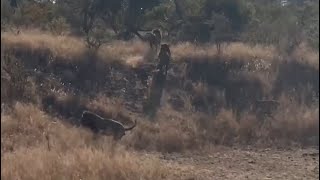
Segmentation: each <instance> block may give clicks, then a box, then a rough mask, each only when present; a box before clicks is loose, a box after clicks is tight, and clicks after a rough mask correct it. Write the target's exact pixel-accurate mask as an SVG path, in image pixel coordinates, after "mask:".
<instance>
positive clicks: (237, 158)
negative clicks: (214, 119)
mask: <svg viewBox="0 0 320 180" xmlns="http://www.w3.org/2000/svg"><path fill="white" fill-rule="evenodd" d="M201 154H202V155H201ZM143 156H144V157H145V158H148V156H157V157H158V158H159V159H160V160H161V161H162V162H163V163H164V164H166V165H167V166H168V167H169V168H170V169H171V170H172V171H173V174H174V177H172V179H184V180H209V179H239V180H242V179H256V180H264V179H290V180H291V179H299V180H301V179H319V150H318V149H313V148H310V149H295V150H274V149H263V150H261V149H260V150H254V149H246V150H244V149H240V148H225V147H222V148H216V149H215V150H210V152H209V153H206V154H205V155H203V153H199V154H194V153H193V154H191V153H184V154H167V155H160V154H145V155H143Z"/></svg>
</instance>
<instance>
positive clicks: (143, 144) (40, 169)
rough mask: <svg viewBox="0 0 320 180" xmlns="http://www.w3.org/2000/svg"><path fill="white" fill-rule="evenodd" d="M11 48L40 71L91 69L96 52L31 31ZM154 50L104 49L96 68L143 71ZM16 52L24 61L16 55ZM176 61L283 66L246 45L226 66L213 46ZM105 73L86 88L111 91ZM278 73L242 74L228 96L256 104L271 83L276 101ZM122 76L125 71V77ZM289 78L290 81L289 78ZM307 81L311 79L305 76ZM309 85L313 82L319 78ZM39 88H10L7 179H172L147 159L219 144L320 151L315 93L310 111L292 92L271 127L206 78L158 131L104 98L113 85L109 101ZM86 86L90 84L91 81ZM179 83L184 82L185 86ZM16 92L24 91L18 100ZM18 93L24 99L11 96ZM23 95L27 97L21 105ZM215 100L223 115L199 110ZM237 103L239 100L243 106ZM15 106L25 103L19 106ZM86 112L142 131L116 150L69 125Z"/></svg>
mask: <svg viewBox="0 0 320 180" xmlns="http://www.w3.org/2000/svg"><path fill="white" fill-rule="evenodd" d="M1 40H2V44H4V45H5V50H4V52H6V53H8V54H10V53H11V56H12V57H14V56H16V54H19V53H17V52H20V53H22V55H24V54H23V53H25V54H28V58H26V57H27V56H22V57H24V59H22V60H24V61H29V60H30V61H32V57H34V56H35V57H36V56H37V55H38V53H42V52H44V51H49V53H51V56H53V57H52V61H55V60H58V59H59V60H64V61H62V63H64V62H69V61H71V62H72V61H73V62H75V61H78V62H81V61H82V60H83V59H84V57H83V56H87V54H86V51H87V49H86V48H85V45H84V43H83V41H82V40H80V39H78V38H74V37H68V36H59V37H56V36H52V35H50V34H45V33H43V32H37V33H36V32H27V31H25V32H22V33H21V34H20V35H18V36H17V35H13V34H10V33H4V34H3V35H2V39H1ZM147 49H148V48H147V46H146V45H145V44H143V43H141V42H137V41H131V42H120V41H117V42H112V43H110V44H107V45H105V46H103V47H101V49H100V50H99V52H98V53H97V54H95V55H97V56H92V58H97V59H98V60H102V62H103V63H105V62H109V61H110V60H116V61H119V62H125V64H126V65H131V66H135V65H137V64H139V63H141V61H142V60H143V58H144V57H145V54H146V53H147ZM12 50H15V51H13V52H12ZM172 54H173V57H174V59H175V60H176V61H177V62H179V61H184V60H193V61H196V62H200V65H202V64H201V61H202V60H204V61H206V60H212V61H214V60H222V61H223V62H228V61H232V60H234V59H235V60H244V61H246V62H250V61H256V60H259V59H263V61H267V62H269V61H278V60H279V59H281V58H279V57H278V55H277V52H276V50H274V49H273V48H271V47H260V46H256V47H250V46H247V45H245V44H241V43H233V44H230V45H229V46H227V47H226V49H225V50H224V52H223V54H221V55H220V56H219V57H218V56H217V54H216V49H215V47H214V46H212V45H206V46H195V45H192V44H189V43H183V44H177V45H174V46H172ZM317 54H318V53H317V52H312V51H311V50H309V49H308V48H306V47H305V46H302V48H301V49H299V50H297V51H296V52H295V54H294V56H295V57H297V62H298V63H300V64H301V63H302V64H303V65H305V64H307V65H308V66H310V67H314V65H315V64H317V63H318V61H319V58H318V57H317ZM20 55H21V54H20ZM45 57H46V56H45ZM3 58H4V57H2V59H3ZM20 58H21V57H20ZM20 58H19V57H17V59H14V60H15V61H19V60H21V59H20ZM29 58H30V59H29ZM4 59H5V58H4ZM68 60H69V61H68ZM90 60H91V59H90ZM92 60H96V59H92ZM15 61H12V62H15ZM259 62H260V61H259ZM66 64H67V63H66ZM105 64H107V63H105ZM275 64H277V63H275ZM300 64H298V65H300ZM6 65H7V66H8V68H15V65H14V63H11V64H10V63H8V64H6ZM298 65H297V66H298ZM96 66H99V67H95V68H100V69H99V70H101V72H100V71H99V72H100V73H96V74H94V73H92V74H90V73H91V72H87V71H83V72H84V73H87V74H86V75H88V76H89V74H90V75H92V77H93V78H92V79H89V80H87V79H85V80H87V81H89V84H90V83H91V84H95V83H104V81H106V79H104V78H105V77H104V76H107V75H108V74H106V73H104V71H106V70H105V69H104V66H102V65H101V66H100V65H99V64H98V65H96ZM177 66H179V65H177ZM203 66H207V64H203ZM215 66H217V67H218V69H217V70H220V69H219V67H220V64H219V63H218V64H213V66H210V67H214V68H216V67H215ZM84 67H86V66H84ZM200 67H202V66H200ZM222 67H223V66H222ZM268 68H269V69H268ZM268 68H263V67H262V68H261V67H260V66H259V67H254V68H253V69H254V71H250V67H247V69H246V70H245V71H241V73H239V74H236V75H235V76H236V77H237V78H238V81H235V82H240V85H239V87H238V86H237V85H233V84H232V86H231V87H229V86H228V87H229V88H230V89H231V91H230V92H231V94H232V92H234V93H238V92H239V91H238V89H239V88H243V86H241V83H242V84H248V86H245V87H244V88H247V89H246V91H248V92H249V94H250V95H253V94H254V93H255V92H256V91H258V90H260V89H259V88H260V87H256V85H257V84H254V83H252V82H253V80H257V81H258V82H261V88H262V90H261V91H262V92H264V93H270V92H271V91H272V89H273V88H274V81H276V80H277V78H278V77H277V75H278V74H277V73H276V72H277V70H275V69H271V70H270V68H274V66H272V67H271V66H270V67H268ZM266 69H267V70H266ZM293 69H294V68H293ZM96 70H97V69H96ZM117 70H118V71H119V72H118V73H122V75H124V76H123V77H125V75H127V76H133V74H130V73H129V72H127V71H130V70H128V69H127V68H123V69H121V68H119V69H117ZM122 70H125V71H123V72H122ZM268 70H269V71H268ZM316 70H318V69H316ZM316 70H315V71H316ZM90 71H91V70H90ZM206 71H208V72H201V73H208V77H213V76H215V77H217V79H218V80H221V79H222V80H221V81H222V84H223V83H225V84H227V82H226V81H228V79H227V78H226V77H222V76H220V75H224V76H225V75H226V74H225V72H221V74H219V72H218V73H217V74H215V73H216V72H214V71H212V70H211V69H210V68H209V69H206ZM22 72H23V68H22V69H19V68H17V69H16V71H12V72H9V73H8V72H6V71H3V68H2V69H1V76H2V78H3V79H8V78H9V79H10V78H14V79H17V78H18V77H19V76H18V75H20V76H27V75H24V74H22ZM195 72H197V71H195ZM284 72H285V73H286V71H284ZM301 72H304V69H303V68H302V70H301ZM126 73H128V74H126ZM193 73H194V72H193ZM211 73H212V74H211ZM192 75H197V74H192ZM227 75H229V74H227ZM285 75H286V74H285ZM307 75H308V74H307ZM307 75H306V78H308V77H309V76H307ZM44 76H45V75H44ZM101 76H103V77H101ZM180 76H182V77H183V78H184V79H185V80H188V78H190V77H189V76H187V73H186V72H185V74H183V75H181V74H178V75H176V76H173V77H171V78H177V77H180ZM31 77H32V76H31ZM61 77H63V75H61ZM284 77H286V76H284ZM33 78H34V77H33ZM33 78H31V79H30V81H22V80H23V78H22V80H20V81H18V80H15V81H6V83H4V84H3V83H2V84H1V85H2V87H1V90H2V91H3V90H5V88H7V90H8V91H6V92H4V93H2V94H1V98H5V97H7V99H6V100H8V101H6V102H5V103H6V104H4V106H6V105H8V106H9V108H8V109H5V110H2V111H1V163H2V164H3V166H2V169H1V177H3V178H4V179H39V177H41V178H42V179H106V178H107V179H172V177H171V175H173V174H174V172H173V169H174V168H173V167H170V168H167V167H164V165H163V164H162V163H161V162H160V161H159V159H155V158H143V157H142V156H141V155H139V153H137V151H138V152H145V151H149V152H150V151H158V152H161V153H172V152H185V151H189V150H200V149H202V148H203V147H204V146H212V145H216V144H219V145H229V146H230V145H231V146H233V145H236V144H246V145H247V144H253V145H265V146H271V147H272V146H278V145H280V146H286V145H288V144H298V145H301V146H304V145H316V144H317V142H316V140H315V139H317V138H319V106H318V104H315V103H313V105H310V104H307V103H304V101H303V100H304V99H303V98H304V96H305V95H309V94H310V93H311V92H312V91H313V89H312V88H311V89H310V90H309V89H307V88H305V89H306V90H305V91H303V92H301V93H302V94H301V97H302V99H303V100H302V101H297V100H295V99H292V98H291V97H289V95H287V94H286V92H285V91H283V92H282V94H285V95H282V96H281V97H280V98H279V99H278V101H279V103H280V107H279V108H278V109H277V110H276V111H275V112H274V115H273V118H266V120H265V121H264V122H263V121H262V119H260V118H259V117H257V115H256V114H254V112H252V111H251V110H250V109H245V110H246V112H243V113H242V114H241V115H242V116H240V117H237V115H236V113H235V112H234V111H233V110H231V108H230V107H227V106H226V101H227V100H226V98H227V95H226V93H225V92H224V91H222V90H220V89H221V88H220V89H219V88H217V87H214V86H212V84H210V82H209V81H206V79H201V78H200V80H197V79H196V80H193V83H190V84H191V85H190V90H186V89H183V88H181V87H179V86H177V87H174V88H176V89H174V88H173V89H174V90H173V91H172V90H171V91H169V90H168V92H167V96H168V97H170V96H171V95H172V93H173V92H174V91H176V92H177V94H178V95H179V96H180V98H181V99H182V100H181V101H182V104H183V105H182V108H181V109H180V110H179V111H176V110H173V108H172V104H170V103H169V102H164V104H163V106H162V107H161V108H160V109H159V111H158V113H157V116H156V118H155V119H154V122H151V121H149V119H147V118H146V117H144V116H143V114H140V113H137V112H135V113H132V112H130V110H128V109H127V107H126V101H127V100H128V98H126V99H125V97H124V96H119V97H115V96H112V95H111V96H107V95H105V93H104V92H105V91H104V90H107V89H108V88H109V87H108V85H110V84H111V83H110V82H108V81H107V83H106V84H102V86H106V87H105V88H104V89H101V90H100V91H98V90H97V89H95V87H94V86H89V87H88V88H90V91H92V92H90V93H88V94H85V91H84V92H82V91H81V89H80V90H79V91H80V92H81V93H79V94H74V93H73V92H72V91H70V90H69V89H68V88H70V87H68V85H66V84H59V83H60V82H59V80H58V79H55V81H57V84H58V85H55V84H54V83H53V84H51V83H50V82H49V81H47V80H44V81H42V83H44V84H38V81H36V78H34V79H33ZM42 78H45V77H42ZM18 79H19V78H18ZM20 79H21V78H20ZM121 79H122V76H121V78H119V79H116V78H114V79H111V81H114V82H121V81H120V80H121ZM78 80H79V81H82V80H83V79H78ZM214 80H215V79H214ZM177 81H180V79H179V78H177ZM251 81H252V82H251ZM218 82H220V81H218ZM311 82H313V81H311ZM250 83H251V84H250ZM299 83H300V82H299ZM299 83H298V85H299ZM225 84H223V85H225ZM3 85H4V86H5V87H4V86H3ZM82 85H83V84H82ZM117 85H118V84H117ZM227 85H228V84H227ZM121 88H123V87H122V86H121V85H119V89H121ZM130 88H131V89H130ZM170 88H172V87H170ZM16 89H19V91H16V92H15V90H16ZM50 89H55V90H54V91H53V90H50ZM57 89H59V90H57ZM234 89H235V90H234ZM40 90H41V91H40ZM51 91H53V92H51ZM135 91H136V89H135V88H134V86H128V87H127V86H126V93H128V94H129V93H131V92H135ZM10 92H15V93H13V94H12V93H11V94H12V95H11V96H8V94H10ZM49 92H51V93H52V94H53V95H54V97H55V98H54V101H53V104H54V105H55V106H56V107H55V108H56V109H54V108H53V109H52V111H47V109H46V107H45V105H44V103H43V100H44V99H46V98H47V102H48V103H49V104H50V98H48V97H49V94H50V93H49ZM230 92H229V96H230ZM19 94H20V96H21V97H19V98H17V97H13V96H18V95H19ZM22 95H23V96H22ZM133 95H136V94H133ZM240 95H241V94H240ZM209 98H213V99H214V100H211V101H213V102H214V103H216V104H218V107H217V106H214V108H216V109H215V110H216V112H215V113H207V112H202V111H198V110H196V106H197V105H195V103H194V101H196V100H197V101H204V102H205V103H204V106H208V107H209V105H210V106H211V105H212V104H210V101H206V100H207V99H209ZM229 98H230V99H231V100H233V99H232V98H234V97H233V96H231V97H229ZM10 99H11V100H12V99H14V100H15V101H10ZM33 99H35V100H33ZM138 99H139V98H138ZM140 99H143V97H141V98H140ZM140 99H139V100H140ZM41 100H42V101H41ZM129 101H130V100H129ZM9 102H10V103H9ZM22 102H24V103H22ZM41 102H42V103H41ZM134 103H141V102H140V101H139V102H138V101H137V102H134ZM211 103H212V102H211ZM233 103H234V102H233ZM9 104H10V105H12V106H10V105H9ZM83 109H89V110H92V111H94V112H96V113H98V114H100V115H102V116H104V117H108V118H114V119H117V120H119V121H121V122H123V123H124V124H125V125H127V124H128V125H129V124H131V123H132V121H133V120H134V119H137V120H138V125H137V127H136V128H134V129H133V130H132V131H130V132H127V134H126V136H124V138H123V139H122V141H121V142H120V143H119V144H114V142H112V141H111V139H110V138H108V137H99V138H98V139H95V138H94V136H93V134H92V133H91V132H89V131H88V130H86V129H84V128H80V127H76V126H73V125H72V124H70V123H68V122H71V121H72V120H74V121H77V118H78V117H79V115H80V114H81V111H82V110H83ZM70 119H72V120H70ZM48 137H49V139H48ZM30 163H32V168H30Z"/></svg>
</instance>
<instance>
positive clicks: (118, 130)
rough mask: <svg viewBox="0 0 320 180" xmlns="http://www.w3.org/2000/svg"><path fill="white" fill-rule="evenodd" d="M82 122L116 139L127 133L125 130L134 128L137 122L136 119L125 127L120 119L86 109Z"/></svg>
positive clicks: (96, 131) (93, 129)
mask: <svg viewBox="0 0 320 180" xmlns="http://www.w3.org/2000/svg"><path fill="white" fill-rule="evenodd" d="M80 124H81V125H83V126H85V127H87V128H89V129H90V130H91V131H93V132H94V133H101V134H103V135H106V136H111V135H112V136H113V138H114V140H120V139H121V138H122V136H124V135H125V134H126V133H125V131H129V130H132V129H133V128H134V127H135V126H136V124H137V122H136V121H134V125H133V126H131V127H129V128H125V127H124V126H123V124H121V123H120V122H118V121H115V120H113V119H105V118H102V117H101V116H99V115H97V114H95V113H93V112H90V111H84V112H83V113H82V117H81V121H80Z"/></svg>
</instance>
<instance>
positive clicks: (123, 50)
mask: <svg viewBox="0 0 320 180" xmlns="http://www.w3.org/2000/svg"><path fill="white" fill-rule="evenodd" d="M1 43H2V44H4V46H6V47H8V48H13V47H14V48H23V49H25V50H28V51H31V52H33V51H36V50H39V49H40V50H41V49H44V50H46V49H49V50H50V52H51V53H52V56H53V57H59V58H62V59H66V60H75V59H79V58H80V57H81V56H83V54H84V53H85V52H86V46H85V43H84V40H81V39H80V38H75V37H70V36H53V35H51V34H49V33H44V32H40V31H35V30H32V31H31V30H28V31H27V30H24V31H21V34H19V35H16V34H13V33H10V32H5V33H3V34H2V36H1ZM171 49H172V54H173V59H174V60H175V61H179V60H185V59H188V60H192V59H195V60H199V59H200V60H201V59H215V57H216V56H217V51H216V47H215V46H214V45H202V46H199V45H193V44H191V43H180V44H177V45H173V46H171ZM148 51H149V49H148V46H147V45H146V44H145V43H142V42H141V41H130V42H123V41H114V42H110V43H109V44H105V45H104V46H102V47H101V48H100V50H99V51H98V53H97V54H98V57H100V58H101V59H102V60H104V61H106V62H108V61H110V60H117V61H123V62H125V63H128V64H129V65H132V66H134V65H135V64H136V63H138V62H140V61H143V59H144V57H145V56H146V55H147V53H148ZM294 55H295V56H296V57H297V59H302V60H303V61H305V62H307V63H308V64H310V65H312V66H314V65H318V62H319V53H318V52H314V51H312V50H311V49H309V48H308V47H306V46H305V45H303V44H302V46H301V48H299V49H297V50H296V52H295V53H294ZM220 57H221V58H222V59H224V60H225V61H227V60H230V59H241V60H246V61H251V60H257V59H263V60H266V61H272V60H276V59H278V58H279V53H278V52H277V50H275V49H274V48H273V47H266V46H259V45H256V46H249V45H246V44H243V43H231V44H229V45H228V46H226V47H225V48H224V50H223V54H222V55H220Z"/></svg>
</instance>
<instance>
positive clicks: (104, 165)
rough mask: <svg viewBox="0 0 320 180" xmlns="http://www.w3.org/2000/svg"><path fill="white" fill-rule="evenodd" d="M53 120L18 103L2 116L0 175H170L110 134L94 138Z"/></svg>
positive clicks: (116, 177)
mask: <svg viewBox="0 0 320 180" xmlns="http://www.w3.org/2000/svg"><path fill="white" fill-rule="evenodd" d="M53 120H54V118H51V117H50V116H48V115H46V114H45V113H44V112H42V111H40V110H39V109H38V108H37V107H35V106H33V105H30V104H29V105H28V104H20V103H18V104H16V105H15V107H14V109H13V112H12V113H10V114H9V115H2V116H1V153H2V155H1V163H2V165H3V166H2V168H1V177H2V178H4V179H39V177H41V179H79V178H80V179H106V178H108V179H117V180H118V179H141V178H142V179H163V178H165V177H166V176H167V175H169V174H168V173H169V172H168V170H167V169H166V168H165V167H163V166H162V165H161V164H160V162H158V161H157V160H155V159H152V158H151V159H144V160H142V159H141V158H140V157H139V156H138V155H136V154H135V153H134V152H128V151H125V150H124V149H123V148H122V147H121V146H114V145H113V144H112V143H111V141H110V140H109V139H105V138H103V139H98V140H96V141H94V140H93V139H92V134H91V133H89V132H87V131H86V130H81V129H78V128H75V127H68V126H67V125H64V124H61V122H60V121H58V122H55V123H53ZM46 134H48V135H49V146H50V148H48V146H47V143H48V142H47V140H46V138H45V135H46ZM31 162H32V168H30V163H31Z"/></svg>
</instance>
